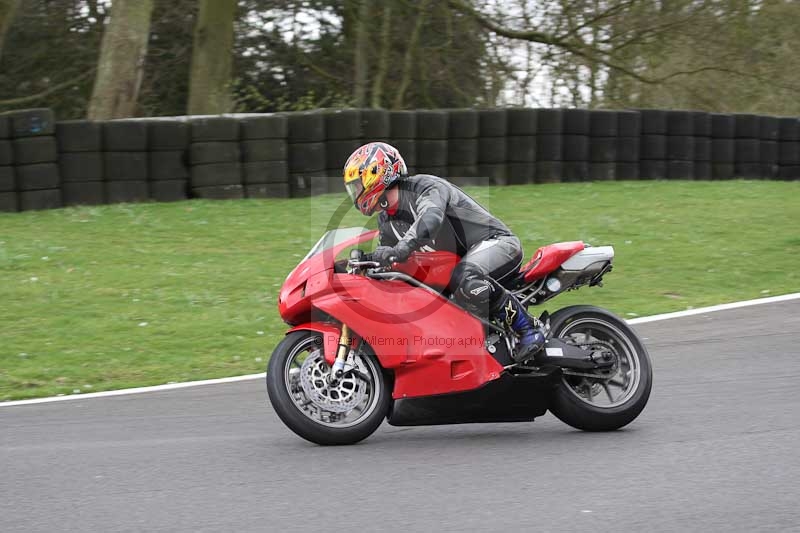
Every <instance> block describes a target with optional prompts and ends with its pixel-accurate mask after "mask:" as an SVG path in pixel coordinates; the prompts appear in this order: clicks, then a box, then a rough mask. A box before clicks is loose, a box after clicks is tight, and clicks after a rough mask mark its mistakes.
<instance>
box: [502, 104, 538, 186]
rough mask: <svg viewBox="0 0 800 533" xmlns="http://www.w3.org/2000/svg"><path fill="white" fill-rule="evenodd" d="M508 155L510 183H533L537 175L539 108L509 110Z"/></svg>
mask: <svg viewBox="0 0 800 533" xmlns="http://www.w3.org/2000/svg"><path fill="white" fill-rule="evenodd" d="M507 116H508V137H506V155H507V163H508V174H507V177H508V179H507V183H508V185H521V184H524V183H533V181H534V178H535V177H536V131H537V129H536V125H537V110H536V109H525V108H512V109H509V110H508V111H507Z"/></svg>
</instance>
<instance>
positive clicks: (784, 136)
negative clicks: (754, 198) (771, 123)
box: [778, 117, 800, 180]
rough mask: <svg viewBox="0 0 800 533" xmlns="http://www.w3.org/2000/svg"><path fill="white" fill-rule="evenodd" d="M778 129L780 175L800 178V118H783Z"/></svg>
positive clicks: (788, 177) (786, 177) (787, 178)
mask: <svg viewBox="0 0 800 533" xmlns="http://www.w3.org/2000/svg"><path fill="white" fill-rule="evenodd" d="M778 129H779V137H778V138H779V142H778V164H779V167H778V177H779V178H780V179H783V180H797V179H800V118H797V117H784V118H781V119H780V120H779V122H778Z"/></svg>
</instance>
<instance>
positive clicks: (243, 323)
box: [0, 181, 800, 401]
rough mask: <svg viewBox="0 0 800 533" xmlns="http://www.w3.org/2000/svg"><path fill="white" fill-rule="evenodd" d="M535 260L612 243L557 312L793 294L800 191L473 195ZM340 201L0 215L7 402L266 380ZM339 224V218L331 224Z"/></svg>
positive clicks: (642, 189) (728, 186) (797, 282)
mask: <svg viewBox="0 0 800 533" xmlns="http://www.w3.org/2000/svg"><path fill="white" fill-rule="evenodd" d="M469 192H470V193H471V194H473V195H474V196H475V197H476V198H477V199H478V200H479V201H481V202H482V203H483V204H484V205H486V206H487V207H489V208H490V210H492V211H493V212H494V213H495V214H497V215H498V216H499V217H500V218H502V219H503V220H504V221H506V223H507V224H508V225H509V226H510V227H511V228H512V229H513V230H514V231H515V232H516V233H517V234H518V235H519V236H520V238H521V239H522V241H523V244H524V246H525V250H526V254H527V255H531V254H532V253H533V252H534V251H535V249H536V247H537V246H540V245H542V244H546V243H550V242H555V241H563V240H584V241H586V242H589V243H591V244H595V245H601V244H612V245H614V246H615V248H616V251H617V257H616V259H615V269H614V272H612V273H611V274H610V275H608V276H607V277H606V280H605V281H606V286H605V287H604V288H599V289H598V288H593V289H589V288H587V289H582V290H580V291H577V292H574V293H570V294H567V295H564V296H562V297H559V298H557V299H556V300H553V301H552V302H549V303H548V304H547V307H548V308H549V309H550V310H554V309H556V308H558V307H562V306H564V305H569V304H573V303H591V304H596V305H601V306H604V307H607V308H609V309H611V310H613V311H615V312H616V313H618V314H620V315H622V316H623V317H626V318H631V317H635V316H643V315H648V314H654V313H660V312H668V311H678V310H683V309H687V308H692V307H700V306H705V305H713V304H717V303H723V302H729V301H735V300H744V299H750V298H757V297H761V296H774V295H778V294H783V293H789V292H796V291H800V274H798V269H797V264H798V263H797V258H798V256H800V234H798V230H797V228H798V227H800V183H797V182H792V183H785V182H760V181H759V182H750V181H734V182H619V183H582V184H557V185H536V186H515V187H502V188H479V189H471V190H470V191H469ZM347 207H348V205H347V203H346V202H345V201H344V200H343V198H342V197H341V196H336V195H328V196H323V197H316V198H311V199H295V200H262V201H259V200H242V201H225V202H211V201H189V202H180V203H175V204H141V205H113V206H102V207H95V208H74V209H62V210H54V211H42V212H31V213H20V214H2V215H0V302H2V303H1V304H0V401H4V400H11V399H24V398H31V397H37V396H47V395H55V394H70V393H74V392H92V391H99V390H108V389H116V388H122V387H130V386H142V385H153V384H162V383H167V382H175V381H187V380H194V379H204V378H213V377H223V376H230V375H237V374H246V373H253V372H260V371H263V369H264V368H265V365H266V362H267V359H268V357H269V354H270V352H271V350H272V348H273V346H274V345H275V344H276V343H277V342H278V341H279V339H280V338H281V337H282V336H283V332H284V330H285V325H284V324H283V323H282V322H281V320H280V317H279V316H278V314H277V309H276V305H277V293H278V289H279V287H280V285H281V283H282V282H283V279H284V278H285V276H286V274H287V273H288V272H289V271H290V270H291V269H292V268H293V267H294V265H295V264H296V263H297V262H298V261H299V260H300V258H301V257H303V256H304V255H305V253H306V252H307V250H308V249H309V248H310V247H311V245H313V243H314V242H316V240H317V239H318V238H319V236H320V234H321V233H322V232H323V231H324V230H325V229H326V227H328V226H329V225H330V224H332V223H338V225H358V224H363V223H364V221H365V220H364V219H363V217H360V216H359V215H357V214H355V213H352V212H347ZM332 221H333V222H332Z"/></svg>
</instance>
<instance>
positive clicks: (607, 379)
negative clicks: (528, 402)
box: [550, 305, 653, 431]
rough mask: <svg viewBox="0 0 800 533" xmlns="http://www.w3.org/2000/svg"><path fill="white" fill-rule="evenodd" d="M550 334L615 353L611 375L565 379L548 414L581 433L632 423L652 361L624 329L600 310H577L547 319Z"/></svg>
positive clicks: (648, 385)
mask: <svg viewBox="0 0 800 533" xmlns="http://www.w3.org/2000/svg"><path fill="white" fill-rule="evenodd" d="M550 334H551V336H552V337H558V338H560V339H562V340H564V341H566V342H573V343H575V344H579V345H583V346H591V347H592V349H604V350H610V351H613V352H614V357H615V359H616V364H615V367H614V369H612V370H611V371H605V372H603V371H598V372H590V373H591V374H594V375H597V378H593V377H585V376H570V375H564V376H563V377H562V380H561V383H560V384H559V386H558V387H557V388H556V390H555V392H554V395H553V401H552V403H551V406H550V411H551V412H552V413H553V414H554V415H555V416H556V417H557V418H558V419H560V420H561V421H562V422H564V423H566V424H569V425H570V426H572V427H574V428H576V429H581V430H584V431H612V430H615V429H619V428H621V427H623V426H625V425H627V424H629V423H631V422H632V421H633V420H634V419H635V418H636V417H637V416H639V414H640V413H641V412H642V410H643V409H644V407H645V405H646V404H647V400H648V399H649V397H650V390H651V388H652V385H653V369H652V364H651V362H650V356H649V355H648V353H647V349H646V348H645V346H644V343H642V341H641V339H640V338H639V336H638V335H637V334H636V332H634V331H633V330H632V329H631V328H630V327H629V326H628V324H627V323H626V322H625V321H624V320H622V319H620V318H619V317H617V316H616V315H614V314H613V313H611V312H609V311H606V310H605V309H602V308H600V307H594V306H589V305H576V306H571V307H565V308H564V309H559V310H558V311H556V312H555V313H554V314H553V315H552V316H551V317H550Z"/></svg>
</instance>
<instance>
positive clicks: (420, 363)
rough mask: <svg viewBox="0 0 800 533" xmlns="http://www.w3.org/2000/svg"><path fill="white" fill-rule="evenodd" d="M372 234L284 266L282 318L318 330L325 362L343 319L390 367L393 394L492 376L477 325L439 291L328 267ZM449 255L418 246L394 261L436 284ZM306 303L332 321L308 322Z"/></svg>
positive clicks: (497, 370)
mask: <svg viewBox="0 0 800 533" xmlns="http://www.w3.org/2000/svg"><path fill="white" fill-rule="evenodd" d="M376 234H377V232H374V231H373V232H368V233H364V234H362V235H360V236H358V237H355V238H353V239H349V240H347V241H345V242H342V243H341V244H339V245H337V246H334V247H332V248H330V249H328V250H325V251H323V252H321V253H318V254H315V255H313V256H311V257H309V258H308V259H307V260H305V261H303V262H302V263H301V264H300V265H298V266H297V268H295V269H294V270H293V271H292V273H291V274H289V277H288V278H287V279H286V283H285V284H284V286H283V288H282V289H281V293H280V300H279V309H280V313H281V317H283V319H284V320H286V321H287V322H289V323H291V324H298V325H297V326H296V327H295V328H294V329H293V330H292V331H294V330H298V329H306V330H311V331H317V332H319V333H320V334H321V337H322V339H323V342H324V353H325V357H326V359H327V360H328V362H329V363H331V362H332V361H333V358H334V357H335V353H336V345H337V344H338V340H339V338H338V337H339V332H340V328H341V324H347V326H348V327H349V328H350V329H351V330H352V331H353V332H354V333H355V335H356V336H357V337H358V338H361V339H363V340H365V341H366V342H367V343H368V344H369V345H370V346H371V347H372V349H373V350H374V352H375V354H376V355H377V357H378V360H379V362H380V364H381V366H383V367H384V368H387V369H392V370H393V371H394V376H395V380H394V391H393V396H394V398H413V397H418V396H429V395H434V394H446V393H450V392H459V391H465V390H471V389H475V388H478V387H480V386H481V385H483V384H484V383H486V382H487V381H491V380H494V379H497V378H499V377H500V374H501V373H502V372H503V367H502V366H501V365H500V363H498V362H497V360H495V359H494V358H493V357H492V356H491V354H489V352H488V351H487V350H486V347H485V337H484V331H483V325H482V324H481V323H480V321H479V320H478V319H476V318H475V317H473V316H472V315H470V314H469V313H467V312H466V311H464V310H463V309H461V308H459V307H458V306H456V305H453V304H452V303H450V301H449V300H447V299H446V298H444V297H442V296H441V295H438V294H435V293H433V292H431V291H429V290H426V289H423V288H418V287H413V286H411V285H409V284H407V283H405V282H403V281H399V280H375V279H371V278H367V277H364V276H357V275H351V274H339V273H334V270H333V267H334V262H335V260H336V257H337V256H338V255H339V254H340V253H341V252H343V251H344V250H345V249H347V248H348V247H351V246H355V245H357V244H359V243H361V242H365V241H368V240H371V239H373V238H375V236H376ZM457 260H458V258H457V256H455V255H453V254H447V253H446V252H435V253H420V254H415V256H414V257H413V258H412V259H411V261H410V264H406V265H402V266H401V265H398V266H397V268H398V270H400V271H403V272H406V273H409V274H410V275H413V276H415V277H416V278H418V279H420V280H421V281H423V282H425V283H428V284H430V285H432V286H437V287H444V286H446V285H447V283H448V282H449V280H450V273H451V271H452V268H453V266H455V264H456V262H457ZM312 309H317V310H319V311H322V312H323V313H326V314H327V315H329V316H330V317H332V318H333V319H335V321H337V322H338V323H326V322H312V321H311V318H310V316H311V310H312ZM301 323H302V324H301Z"/></svg>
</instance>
